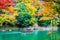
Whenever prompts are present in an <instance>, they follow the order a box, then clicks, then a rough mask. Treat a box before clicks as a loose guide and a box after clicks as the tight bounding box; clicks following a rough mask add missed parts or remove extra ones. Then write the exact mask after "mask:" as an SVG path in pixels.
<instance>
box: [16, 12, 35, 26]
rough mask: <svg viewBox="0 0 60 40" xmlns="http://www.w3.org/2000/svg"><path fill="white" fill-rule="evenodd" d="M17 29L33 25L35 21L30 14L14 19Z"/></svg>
mask: <svg viewBox="0 0 60 40" xmlns="http://www.w3.org/2000/svg"><path fill="white" fill-rule="evenodd" d="M16 19H17V21H18V23H17V25H18V26H19V27H28V26H31V25H33V24H34V23H35V19H34V18H33V17H32V16H31V15H30V14H27V13H26V14H19V15H18V16H17V17H16Z"/></svg>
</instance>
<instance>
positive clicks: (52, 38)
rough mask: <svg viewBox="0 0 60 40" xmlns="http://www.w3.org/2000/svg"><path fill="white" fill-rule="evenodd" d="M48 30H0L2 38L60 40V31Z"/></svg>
mask: <svg viewBox="0 0 60 40" xmlns="http://www.w3.org/2000/svg"><path fill="white" fill-rule="evenodd" d="M47 32H48V31H39V30H35V31H33V32H27V33H23V32H20V31H12V32H8V31H7V32H0V40H60V34H59V32H57V31H54V33H53V34H47Z"/></svg>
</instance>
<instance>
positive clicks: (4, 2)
mask: <svg viewBox="0 0 60 40" xmlns="http://www.w3.org/2000/svg"><path fill="white" fill-rule="evenodd" d="M9 5H11V6H13V5H14V2H13V1H11V0H0V9H3V8H5V7H7V6H9Z"/></svg>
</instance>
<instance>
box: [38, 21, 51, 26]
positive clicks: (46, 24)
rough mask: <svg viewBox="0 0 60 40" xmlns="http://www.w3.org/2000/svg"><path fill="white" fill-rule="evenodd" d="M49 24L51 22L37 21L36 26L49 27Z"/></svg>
mask: <svg viewBox="0 0 60 40" xmlns="http://www.w3.org/2000/svg"><path fill="white" fill-rule="evenodd" d="M50 23H51V20H41V21H38V25H39V26H49V25H50Z"/></svg>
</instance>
